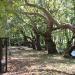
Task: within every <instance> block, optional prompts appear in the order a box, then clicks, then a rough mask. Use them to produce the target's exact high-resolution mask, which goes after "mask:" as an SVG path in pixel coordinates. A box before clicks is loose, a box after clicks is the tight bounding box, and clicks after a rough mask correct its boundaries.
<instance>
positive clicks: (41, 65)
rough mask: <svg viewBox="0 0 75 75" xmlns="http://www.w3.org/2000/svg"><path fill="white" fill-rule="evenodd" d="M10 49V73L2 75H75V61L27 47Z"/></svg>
mask: <svg viewBox="0 0 75 75" xmlns="http://www.w3.org/2000/svg"><path fill="white" fill-rule="evenodd" d="M10 49H11V56H10V59H8V72H7V73H4V74H2V75H75V59H71V58H70V59H65V58H63V57H62V56H61V55H47V52H46V51H40V52H39V51H34V50H32V49H30V48H26V47H20V48H10Z"/></svg>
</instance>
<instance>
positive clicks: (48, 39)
mask: <svg viewBox="0 0 75 75" xmlns="http://www.w3.org/2000/svg"><path fill="white" fill-rule="evenodd" d="M45 44H46V49H47V50H48V54H51V53H57V50H56V44H55V43H54V42H53V40H52V38H51V34H49V33H47V32H46V33H45Z"/></svg>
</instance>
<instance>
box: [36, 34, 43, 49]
mask: <svg viewBox="0 0 75 75" xmlns="http://www.w3.org/2000/svg"><path fill="white" fill-rule="evenodd" d="M35 35H36V39H35V45H36V49H37V50H42V49H41V44H40V35H39V34H35Z"/></svg>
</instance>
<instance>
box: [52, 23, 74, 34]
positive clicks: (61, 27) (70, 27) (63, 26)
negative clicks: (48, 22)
mask: <svg viewBox="0 0 75 75" xmlns="http://www.w3.org/2000/svg"><path fill="white" fill-rule="evenodd" d="M57 29H69V30H71V31H72V32H74V33H75V26H74V25H71V24H65V25H61V26H58V27H56V28H53V30H57Z"/></svg>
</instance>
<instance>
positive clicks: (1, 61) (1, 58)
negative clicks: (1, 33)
mask: <svg viewBox="0 0 75 75" xmlns="http://www.w3.org/2000/svg"><path fill="white" fill-rule="evenodd" d="M7 47H8V38H0V73H2V72H7Z"/></svg>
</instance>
